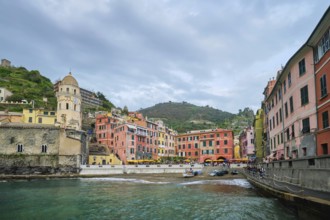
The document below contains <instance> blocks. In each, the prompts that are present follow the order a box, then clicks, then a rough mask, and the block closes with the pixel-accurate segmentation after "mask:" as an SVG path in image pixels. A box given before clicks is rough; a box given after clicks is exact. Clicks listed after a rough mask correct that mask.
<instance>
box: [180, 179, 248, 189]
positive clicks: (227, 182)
mask: <svg viewBox="0 0 330 220" xmlns="http://www.w3.org/2000/svg"><path fill="white" fill-rule="evenodd" d="M202 184H204V185H205V184H208V185H231V186H239V187H243V188H251V187H252V186H251V184H250V183H249V182H248V181H247V180H246V179H232V180H201V181H192V182H187V183H180V184H179V185H184V186H186V185H202Z"/></svg>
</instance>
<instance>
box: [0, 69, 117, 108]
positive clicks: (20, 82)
mask: <svg viewBox="0 0 330 220" xmlns="http://www.w3.org/2000/svg"><path fill="white" fill-rule="evenodd" d="M0 87H4V88H6V89H8V90H9V91H10V92H12V93H13V95H12V96H10V97H9V98H8V99H7V101H9V102H11V101H13V102H21V101H22V100H27V101H28V102H29V103H30V102H31V101H32V100H33V101H34V107H35V108H40V107H44V108H47V109H51V110H56V106H57V100H56V97H55V92H54V87H53V83H52V82H51V81H50V80H49V79H48V78H47V77H44V76H42V75H41V74H40V73H39V71H38V70H31V71H29V70H27V69H26V68H24V67H14V66H11V67H2V66H0ZM95 95H96V97H98V98H99V99H100V100H102V102H103V106H102V107H101V108H99V109H97V110H110V109H111V108H112V107H114V105H113V104H112V103H111V102H110V101H108V100H107V99H106V98H105V96H104V95H103V94H102V93H100V92H97V93H96V94H95ZM44 98H47V102H45V101H44V100H45V99H44ZM28 107H32V106H31V105H30V104H26V105H6V104H0V111H3V110H6V109H7V110H9V111H16V112H21V111H22V109H23V108H28Z"/></svg>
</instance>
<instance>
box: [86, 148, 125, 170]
mask: <svg viewBox="0 0 330 220" xmlns="http://www.w3.org/2000/svg"><path fill="white" fill-rule="evenodd" d="M88 164H89V165H121V164H122V162H121V160H119V159H118V158H117V157H116V156H115V155H114V154H113V153H110V150H109V148H107V147H106V146H104V145H92V146H89V156H88Z"/></svg>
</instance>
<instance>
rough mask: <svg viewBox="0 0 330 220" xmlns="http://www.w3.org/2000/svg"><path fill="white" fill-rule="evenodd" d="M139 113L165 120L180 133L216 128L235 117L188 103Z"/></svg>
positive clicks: (164, 104) (159, 106)
mask: <svg viewBox="0 0 330 220" xmlns="http://www.w3.org/2000/svg"><path fill="white" fill-rule="evenodd" d="M139 112H141V113H142V114H143V115H144V116H147V117H148V118H153V119H161V120H163V121H164V122H165V124H167V125H168V126H169V127H172V128H173V129H175V130H177V131H178V132H185V131H188V130H199V129H208V128H215V127H217V126H218V125H219V124H222V123H224V122H225V120H226V119H231V118H233V117H234V116H235V115H234V114H231V113H229V112H224V111H221V110H218V109H214V108H212V107H209V106H205V107H200V106H196V105H193V104H190V103H187V102H182V103H176V102H167V103H160V104H157V105H155V106H153V107H149V108H146V109H141V110H140V111H139Z"/></svg>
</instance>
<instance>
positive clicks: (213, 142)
mask: <svg viewBox="0 0 330 220" xmlns="http://www.w3.org/2000/svg"><path fill="white" fill-rule="evenodd" d="M176 138H177V155H178V156H180V157H185V158H187V159H190V160H193V161H196V162H199V163H203V162H206V161H216V160H230V159H232V158H233V150H234V149H233V147H234V135H233V132H232V131H231V130H225V129H219V128H218V129H209V130H198V131H189V132H187V133H182V134H178V135H177V137H176Z"/></svg>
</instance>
